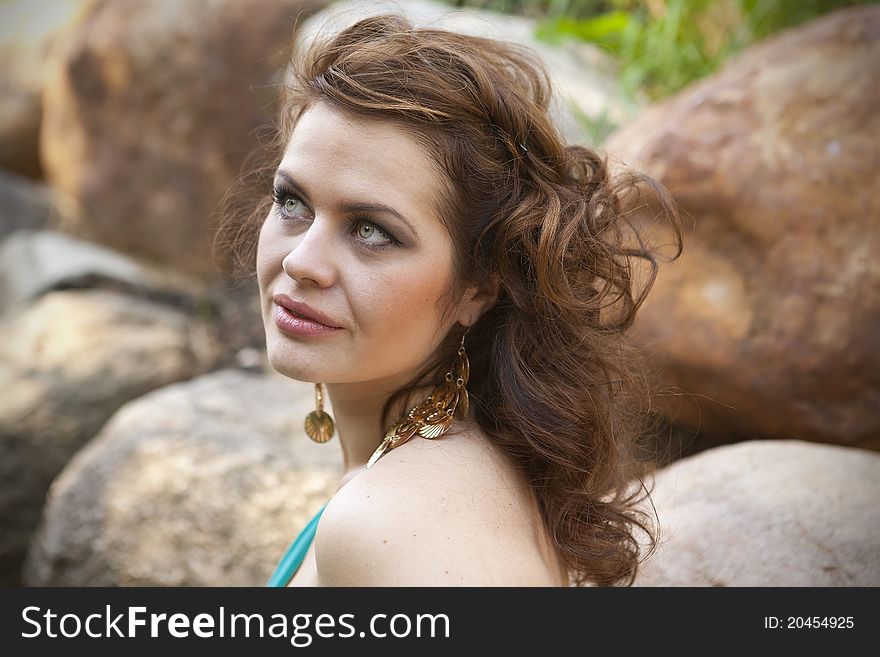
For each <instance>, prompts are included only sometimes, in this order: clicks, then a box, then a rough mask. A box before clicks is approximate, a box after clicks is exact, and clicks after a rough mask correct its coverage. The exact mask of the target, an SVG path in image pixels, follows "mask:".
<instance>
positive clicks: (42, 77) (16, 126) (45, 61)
mask: <svg viewBox="0 0 880 657" xmlns="http://www.w3.org/2000/svg"><path fill="white" fill-rule="evenodd" d="M90 2H91V0H40V2H33V0H5V2H2V3H0V98H2V99H3V102H0V169H6V170H9V171H14V172H16V173H19V174H23V175H26V176H30V177H38V176H39V175H40V173H41V167H40V151H39V146H38V141H39V135H40V119H41V117H42V115H43V112H42V95H43V85H44V84H45V81H46V77H47V76H48V75H49V71H50V70H51V65H50V62H51V57H52V53H53V43H55V42H56V41H57V40H58V39H63V36H64V31H65V30H66V29H68V28H69V27H70V26H71V25H72V24H75V23H76V21H77V18H78V16H80V15H81V14H82V12H84V11H86V9H87V7H88V5H89V3H90Z"/></svg>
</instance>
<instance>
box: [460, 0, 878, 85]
mask: <svg viewBox="0 0 880 657" xmlns="http://www.w3.org/2000/svg"><path fill="white" fill-rule="evenodd" d="M877 1H878V0H870V1H869V2H866V0H645V1H640V0H518V1H514V0H508V1H506V2H505V1H504V0H483V1H479V0H457V1H455V2H453V3H452V4H455V5H457V6H469V7H480V8H484V9H492V10H496V11H507V12H513V13H518V14H522V15H526V16H530V17H533V18H537V19H538V20H539V21H540V23H539V27H538V33H537V36H538V38H540V39H543V40H546V41H549V42H559V41H561V40H563V39H565V38H572V37H574V38H577V39H581V40H584V41H589V42H591V43H595V44H596V45H598V46H599V47H600V48H603V49H605V50H607V51H608V52H610V53H612V54H613V55H614V56H615V57H616V58H617V60H618V61H619V63H620V79H621V83H622V85H623V88H624V91H625V92H626V93H628V94H629V95H630V96H634V95H635V94H636V93H637V92H639V91H644V92H646V93H647V94H648V96H650V97H652V98H655V99H657V98H662V97H664V96H667V95H669V94H672V93H674V92H675V91H678V90H679V89H681V88H682V87H684V86H686V85H687V84H689V83H691V82H693V81H694V80H697V79H699V78H701V77H703V76H705V75H708V74H709V73H711V72H713V71H715V70H717V69H718V68H719V67H720V66H721V64H722V63H723V62H724V61H725V60H726V59H728V58H729V57H730V56H731V55H732V54H734V53H736V52H738V51H739V50H741V49H742V48H743V47H745V46H747V45H749V44H751V43H754V42H755V41H757V40H760V39H762V38H764V37H767V36H769V35H770V34H773V33H774V32H777V31H779V30H781V29H783V28H786V27H791V26H794V25H798V24H800V23H803V22H805V21H807V20H810V19H812V18H815V17H817V16H819V15H821V14H825V13H827V12H829V11H833V10H835V9H839V8H842V7H846V6H850V5H856V4H871V3H876V2H877Z"/></svg>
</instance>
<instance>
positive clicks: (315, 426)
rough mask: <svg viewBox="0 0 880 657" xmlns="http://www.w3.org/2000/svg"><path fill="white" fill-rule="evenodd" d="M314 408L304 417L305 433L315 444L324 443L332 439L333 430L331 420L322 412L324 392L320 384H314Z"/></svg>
mask: <svg viewBox="0 0 880 657" xmlns="http://www.w3.org/2000/svg"><path fill="white" fill-rule="evenodd" d="M315 406H316V407H317V408H315V410H314V411H312V412H311V413H309V414H308V415H306V423H305V427H306V433H307V434H309V438H311V439H312V440H314V441H315V442H316V443H326V442H327V441H328V440H330V439H331V438H332V437H333V432H334V430H335V428H334V426H333V418H332V417H330V415H328V414H327V413H325V412H324V392H323V390H322V389H321V384H320V383H316V384H315Z"/></svg>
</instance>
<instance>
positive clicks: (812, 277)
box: [606, 6, 880, 449]
mask: <svg viewBox="0 0 880 657" xmlns="http://www.w3.org/2000/svg"><path fill="white" fill-rule="evenodd" d="M878 70H880V7H877V6H865V7H857V8H851V9H847V10H843V11H839V12H836V13H833V14H830V15H827V16H825V17H823V18H821V19H819V20H816V21H814V22H812V23H810V24H808V25H806V26H803V27H800V28H798V29H794V30H790V31H787V32H785V33H783V34H781V35H779V36H778V37H777V38H774V39H772V40H769V41H767V42H766V43H763V44H761V45H759V46H756V47H754V48H752V49H750V50H748V51H747V52H746V53H744V54H743V55H742V56H741V57H739V58H738V59H737V60H735V61H733V62H732V63H730V64H729V65H728V66H727V67H726V68H725V69H724V70H723V71H722V72H720V73H719V74H717V75H715V76H713V77H712V78H710V79H707V80H705V81H703V82H701V83H699V84H697V85H695V86H693V87H691V88H689V89H688V90H686V91H684V92H683V93H681V94H679V95H678V96H676V97H674V98H672V99H671V100H669V101H667V102H665V103H663V104H661V105H659V106H657V107H656V108H653V109H652V110H650V111H648V112H646V113H645V114H644V115H643V116H642V117H640V118H639V119H638V120H636V121H635V122H634V123H632V124H631V125H629V126H627V127H626V128H625V129H623V130H622V131H620V132H618V133H617V134H615V135H613V136H612V137H611V138H610V139H609V141H608V142H607V143H606V148H607V150H608V152H609V153H610V154H611V155H613V156H615V157H620V158H622V159H623V160H624V161H625V162H626V163H627V164H628V165H630V166H635V167H637V168H642V169H644V170H646V171H647V172H648V173H649V174H651V175H653V176H654V177H655V178H657V179H658V180H660V181H661V182H662V183H664V184H665V185H666V186H667V187H668V188H669V189H670V191H671V192H672V193H673V195H674V197H675V198H676V200H677V201H678V202H679V204H680V206H681V208H682V209H683V210H685V211H686V212H687V213H688V214H689V215H691V217H692V219H693V227H692V232H691V234H690V235H689V236H688V237H687V239H686V244H685V252H684V256H683V257H682V259H681V260H680V261H678V262H677V263H675V264H674V265H673V266H671V267H669V268H668V271H666V272H665V273H661V275H660V278H659V279H658V284H657V286H656V288H655V292H654V293H653V296H652V297H649V300H648V303H647V304H646V307H645V309H644V313H643V316H642V318H641V319H640V320H639V322H637V324H636V327H635V333H636V335H637V336H638V338H639V340H640V341H641V342H642V344H644V345H645V347H646V348H647V349H648V350H649V351H650V352H651V353H653V354H654V356H655V357H656V359H657V361H658V362H659V363H662V365H663V367H664V368H665V372H666V377H667V379H666V383H667V384H668V385H670V386H671V387H673V388H679V389H681V390H683V391H684V392H683V394H680V395H678V394H677V395H671V396H669V397H668V398H667V399H665V400H664V402H663V403H664V406H665V408H666V411H667V413H668V414H669V415H670V417H672V418H673V419H674V421H676V422H677V423H680V424H681V425H682V426H685V427H687V428H689V429H692V430H702V431H705V432H708V433H710V434H715V435H716V436H724V437H725V438H724V440H737V439H742V438H745V437H774V436H776V437H789V438H800V439H806V440H816V441H825V442H832V443H842V444H849V445H859V446H864V447H869V448H871V449H880V376H878V372H880V349H878V348H877V345H878V336H880V259H878V255H880V222H878V217H880V185H878V184H877V171H878V170H880V86H878V85H877V84H876V73H877V71H878ZM686 225H689V222H686ZM652 228H653V226H652Z"/></svg>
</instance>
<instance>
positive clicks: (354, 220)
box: [272, 186, 400, 251]
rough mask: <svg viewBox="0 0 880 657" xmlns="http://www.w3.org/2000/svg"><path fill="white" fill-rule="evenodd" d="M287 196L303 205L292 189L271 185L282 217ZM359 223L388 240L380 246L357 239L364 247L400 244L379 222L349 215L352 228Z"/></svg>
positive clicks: (371, 248) (273, 197)
mask: <svg viewBox="0 0 880 657" xmlns="http://www.w3.org/2000/svg"><path fill="white" fill-rule="evenodd" d="M288 198H295V199H296V200H297V201H299V202H300V203H302V204H303V205H305V201H303V200H302V199H301V198H300V197H299V195H298V194H297V193H296V192H294V191H293V190H292V189H289V188H287V187H284V186H276V187H273V189H272V200H273V201H274V202H275V205H276V206H277V209H276V212H277V213H278V214H279V215H280V216H281V218H282V219H284V218H286V215H285V214H284V213H283V212H282V211H281V208H282V207H284V201H286V200H287V199H288ZM360 224H367V225H369V226H372V227H373V228H375V229H376V230H378V231H379V232H380V233H382V234H383V235H384V236H385V237H387V238H388V239H389V240H390V243H389V244H383V245H381V246H379V245H375V244H369V243H367V242H364V241H361V240H358V243H359V244H361V245H362V246H363V247H364V248H365V249H369V250H370V251H384V250H385V249H387V248H390V247H392V246H399V245H400V240H398V239H397V238H396V237H394V235H393V234H391V233H390V232H389V231H388V230H387V229H386V228H385V227H383V226H382V224H379V223H377V222H375V221H374V220H372V219H370V218H369V217H367V216H364V215H353V216H352V217H351V227H352V229H354V228H356V227H357V226H358V225H360Z"/></svg>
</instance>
